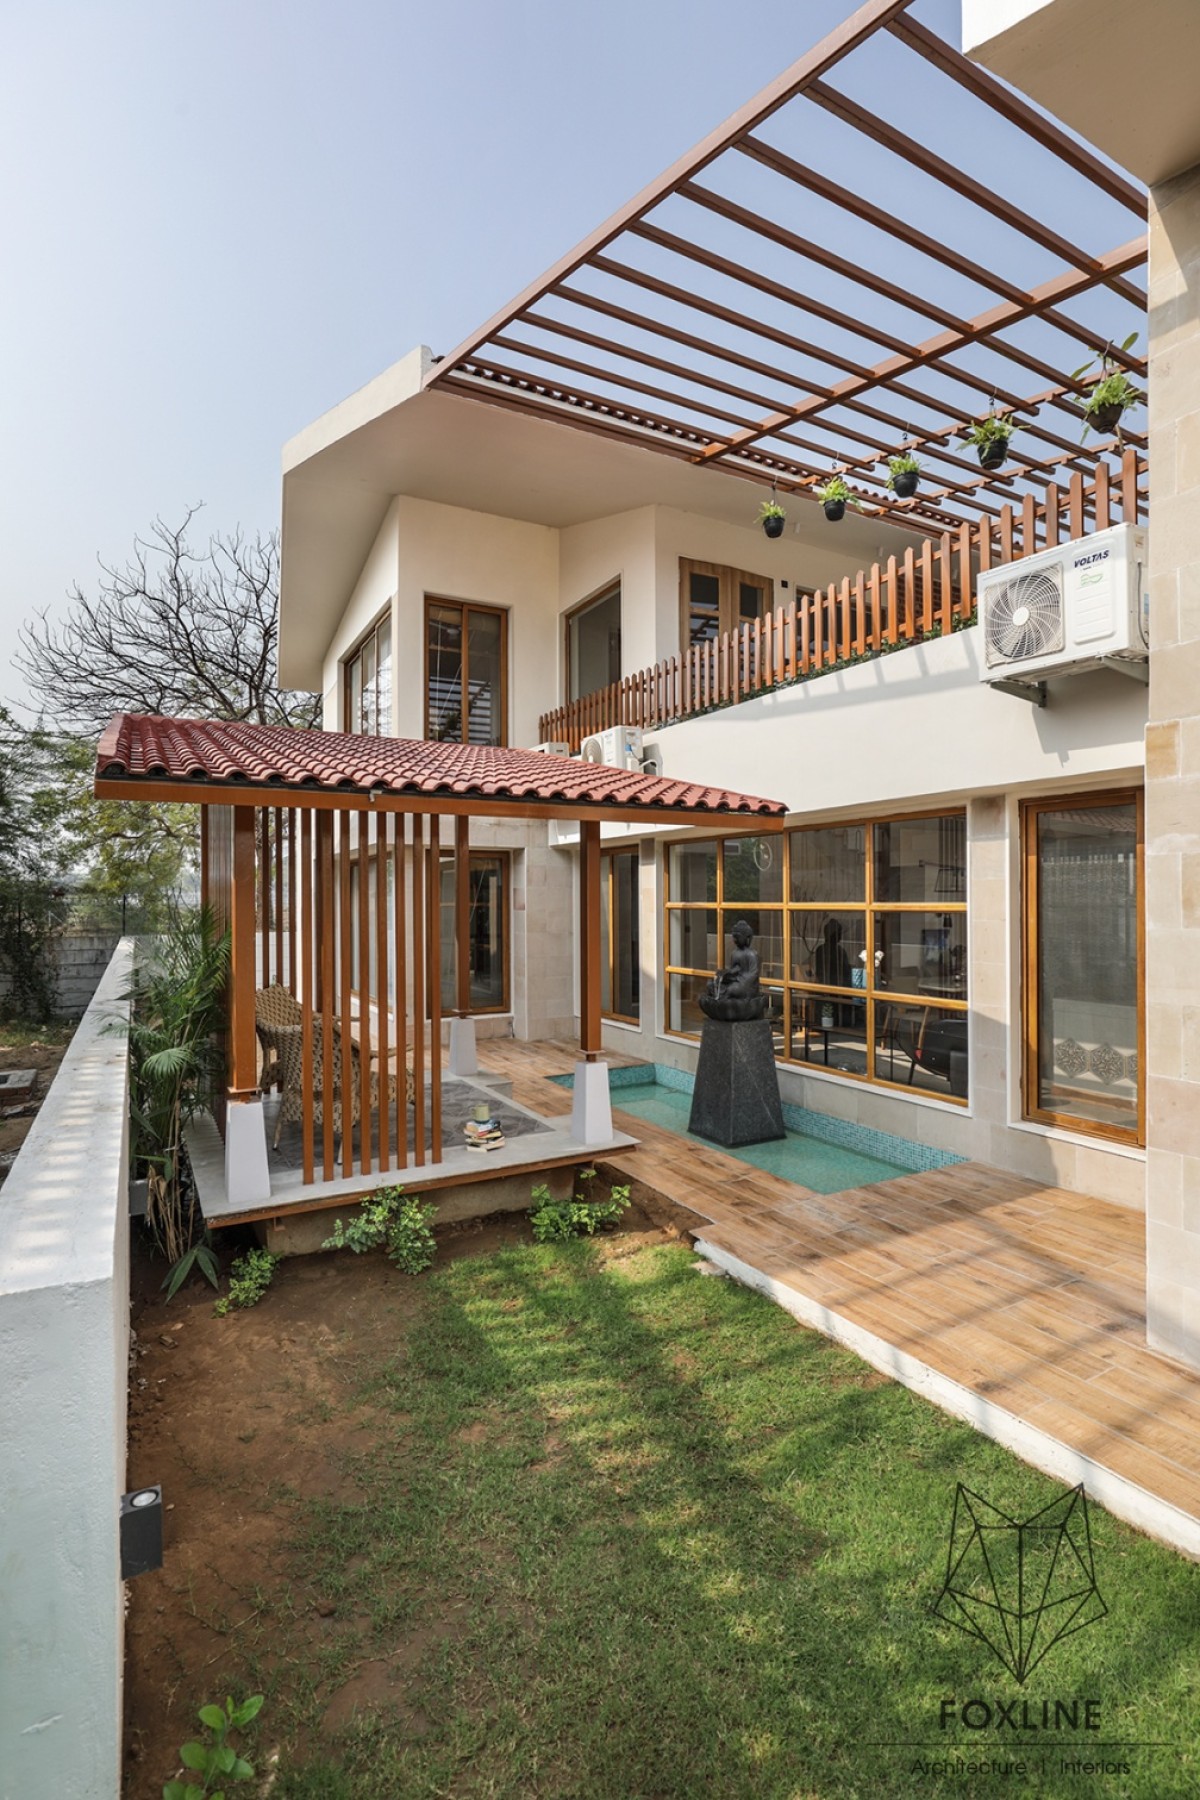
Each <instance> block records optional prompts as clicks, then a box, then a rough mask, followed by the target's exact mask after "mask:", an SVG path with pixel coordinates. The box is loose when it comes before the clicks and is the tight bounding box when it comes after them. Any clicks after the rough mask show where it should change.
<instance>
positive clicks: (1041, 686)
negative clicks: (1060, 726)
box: [988, 681, 1046, 706]
mask: <svg viewBox="0 0 1200 1800" xmlns="http://www.w3.org/2000/svg"><path fill="white" fill-rule="evenodd" d="M988 686H989V687H992V688H995V689H996V692H997V693H999V694H1014V695H1015V696H1016V698H1017V699H1018V700H1028V701H1029V704H1030V705H1031V706H1045V704H1046V684H1045V682H1044V681H989V682H988Z"/></svg>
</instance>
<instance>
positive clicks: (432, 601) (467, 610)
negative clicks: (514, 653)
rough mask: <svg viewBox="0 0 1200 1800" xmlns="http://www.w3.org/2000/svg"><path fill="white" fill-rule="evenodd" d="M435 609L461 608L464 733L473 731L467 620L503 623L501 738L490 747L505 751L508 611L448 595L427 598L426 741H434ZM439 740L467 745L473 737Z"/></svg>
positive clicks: (424, 652)
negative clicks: (480, 616)
mask: <svg viewBox="0 0 1200 1800" xmlns="http://www.w3.org/2000/svg"><path fill="white" fill-rule="evenodd" d="M435 606H442V607H447V608H457V609H458V611H459V612H460V614H461V615H462V618H461V623H460V630H461V631H462V642H463V658H462V707H461V713H462V720H463V731H464V734H465V733H467V732H469V730H470V704H469V695H468V689H467V684H468V682H469V680H470V669H469V667H468V663H469V655H468V650H467V644H468V636H467V620H468V617H469V615H470V614H471V613H489V614H491V615H492V617H494V618H497V619H499V621H500V707H499V711H500V736H499V738H498V739H497V742H496V744H495V745H494V746H489V748H497V749H504V748H505V747H506V745H507V744H508V690H509V681H508V609H507V607H504V606H491V605H489V604H487V603H486V602H485V601H481V600H455V599H454V598H453V597H452V596H450V595H448V594H426V595H425V608H424V618H423V630H422V637H421V681H422V686H423V688H424V693H425V702H424V705H425V725H424V732H425V738H426V741H431V740H430V739H429V724H430V720H429V624H430V613H431V610H432V608H433V607H435ZM436 741H437V742H439V743H450V744H458V743H461V744H466V743H469V742H470V738H469V737H468V736H466V735H464V736H463V737H461V738H440V739H437V740H436Z"/></svg>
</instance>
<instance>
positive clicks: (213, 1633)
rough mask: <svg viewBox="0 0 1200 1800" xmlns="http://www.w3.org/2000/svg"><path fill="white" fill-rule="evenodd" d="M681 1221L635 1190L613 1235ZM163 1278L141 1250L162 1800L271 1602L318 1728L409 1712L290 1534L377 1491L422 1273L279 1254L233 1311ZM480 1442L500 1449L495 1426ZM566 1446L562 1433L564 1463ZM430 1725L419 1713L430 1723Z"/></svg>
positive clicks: (154, 1797)
mask: <svg viewBox="0 0 1200 1800" xmlns="http://www.w3.org/2000/svg"><path fill="white" fill-rule="evenodd" d="M679 1235H680V1234H679V1231H678V1228H677V1226H675V1225H674V1223H673V1222H672V1221H671V1220H669V1219H667V1220H665V1222H664V1223H662V1224H660V1223H658V1222H656V1219H655V1218H654V1217H653V1216H651V1213H650V1212H649V1211H648V1210H647V1209H646V1206H645V1205H644V1204H643V1205H636V1204H635V1205H634V1206H632V1207H631V1208H630V1210H629V1212H627V1213H626V1215H625V1218H624V1220H623V1222H622V1228H621V1229H620V1230H619V1231H617V1232H615V1233H613V1234H612V1235H611V1236H607V1237H605V1238H603V1239H600V1240H598V1247H599V1248H600V1249H601V1253H602V1254H603V1255H604V1256H606V1257H608V1256H621V1255H622V1254H625V1253H628V1252H630V1251H631V1250H634V1249H637V1248H640V1247H643V1246H646V1245H650V1244H655V1243H660V1244H661V1243H664V1242H667V1241H669V1240H670V1239H672V1238H678V1236H679ZM438 1240H439V1249H438V1266H439V1267H442V1266H444V1265H445V1264H446V1263H447V1262H452V1261H455V1260H458V1259H459V1258H463V1257H484V1256H488V1255H490V1254H491V1253H492V1252H494V1251H497V1250H501V1249H504V1248H507V1247H511V1246H514V1245H517V1244H526V1243H529V1242H530V1232H529V1225H528V1220H527V1219H526V1217H525V1215H523V1214H511V1213H509V1214H497V1215H494V1216H493V1217H491V1218H487V1219H482V1220H474V1221H468V1222H466V1223H464V1224H461V1225H454V1226H448V1227H445V1228H443V1229H442V1230H440V1231H439V1232H438ZM218 1247H219V1249H220V1250H221V1251H222V1253H223V1261H224V1262H225V1263H226V1265H227V1264H228V1261H229V1259H230V1257H231V1256H232V1255H234V1254H236V1253H237V1250H238V1249H239V1248H241V1247H243V1246H242V1245H240V1244H235V1243H234V1242H233V1238H232V1234H225V1235H223V1236H222V1237H221V1238H220V1239H219V1240H218ZM162 1275H163V1268H162V1264H161V1263H158V1262H154V1261H153V1260H152V1259H151V1258H150V1256H149V1255H148V1253H146V1252H145V1251H144V1250H141V1249H139V1251H138V1253H137V1254H136V1256H135V1266H134V1276H133V1326H134V1330H135V1332H136V1334H137V1344H136V1353H135V1355H134V1357H133V1359H132V1369H131V1384H130V1410H129V1481H130V1484H131V1486H140V1485H143V1484H148V1483H152V1482H159V1483H161V1484H162V1487H163V1498H164V1506H165V1509H166V1510H165V1514H164V1540H165V1545H164V1567H163V1568H162V1569H160V1570H158V1571H156V1572H155V1573H153V1574H150V1575H144V1576H142V1577H140V1578H139V1579H138V1580H137V1581H135V1582H134V1583H132V1584H131V1586H130V1588H129V1596H130V1604H129V1617H128V1624H127V1637H126V1687H125V1710H126V1718H125V1782H124V1794H125V1800H159V1796H160V1795H161V1793H162V1785H163V1783H164V1781H167V1780H170V1779H171V1778H172V1776H174V1775H175V1774H176V1773H177V1768H178V1763H177V1756H178V1747H179V1745H180V1744H181V1743H182V1742H183V1740H184V1739H185V1738H186V1737H189V1736H191V1735H192V1734H193V1729H194V1726H195V1712H196V1708H197V1707H199V1706H200V1705H202V1704H204V1703H205V1702H206V1701H209V1700H212V1699H214V1698H217V1697H218V1696H220V1697H223V1696H224V1695H225V1694H226V1693H227V1692H228V1691H230V1685H231V1684H234V1691H235V1692H237V1691H238V1690H237V1687H236V1683H237V1680H238V1677H237V1674H236V1670H237V1667H238V1663H239V1653H238V1639H239V1635H240V1634H241V1633H243V1632H247V1631H252V1630H253V1628H254V1625H255V1621H256V1620H258V1619H260V1618H263V1617H268V1618H270V1617H278V1616H279V1615H280V1614H281V1613H285V1614H287V1615H288V1616H289V1618H290V1619H291V1620H292V1621H293V1622H294V1625H295V1627H296V1629H295V1630H293V1631H292V1632H291V1634H290V1636H289V1644H288V1656H289V1659H296V1660H298V1661H299V1662H300V1663H301V1664H303V1665H305V1666H304V1667H303V1668H302V1669H300V1670H298V1671H296V1672H295V1673H296V1675H297V1678H298V1679H299V1680H300V1681H301V1682H302V1683H304V1684H310V1685H311V1689H312V1692H313V1696H314V1710H313V1713H312V1725H313V1727H314V1728H315V1730H316V1732H317V1734H318V1736H319V1737H321V1738H329V1739H332V1738H333V1737H334V1736H336V1735H337V1734H338V1733H339V1732H341V1731H344V1729H345V1728H346V1726H347V1724H348V1722H349V1721H350V1720H352V1719H353V1718H355V1717H358V1716H364V1715H367V1714H369V1713H371V1712H372V1711H373V1710H374V1709H375V1708H377V1707H388V1708H391V1709H392V1710H393V1711H394V1710H395V1709H396V1707H397V1706H398V1705H399V1706H400V1707H401V1710H403V1675H404V1668H403V1661H404V1656H403V1652H402V1648H401V1650H398V1651H397V1653H396V1654H393V1655H392V1656H390V1657H389V1658H388V1659H387V1660H386V1661H381V1660H380V1659H379V1658H378V1655H377V1654H375V1655H370V1654H366V1653H365V1652H366V1651H367V1649H368V1641H367V1634H366V1633H365V1631H364V1629H363V1625H364V1622H363V1621H362V1620H360V1619H357V1618H356V1617H355V1616H354V1615H353V1614H349V1615H347V1613H346V1611H345V1609H344V1606H343V1605H342V1604H340V1603H339V1602H338V1600H337V1598H336V1597H333V1596H331V1595H329V1594H326V1593H322V1592H319V1591H317V1589H316V1587H315V1586H314V1585H313V1583H312V1582H311V1581H310V1580H309V1579H308V1576H307V1572H306V1570H305V1568H304V1567H303V1566H302V1564H301V1562H300V1559H299V1558H298V1557H297V1556H296V1555H295V1554H294V1553H293V1552H292V1551H291V1550H290V1549H289V1548H288V1538H289V1531H290V1529H291V1525H292V1520H293V1518H294V1516H295V1514H296V1512H297V1509H298V1507H299V1506H300V1505H301V1504H302V1503H305V1502H312V1501H318V1502H330V1503H333V1504H336V1505H345V1504H349V1503H353V1502H354V1501H355V1500H356V1499H358V1498H361V1487H360V1483H359V1478H358V1475H357V1474H356V1470H357V1469H358V1468H359V1466H360V1464H361V1461H362V1459H363V1458H364V1457H365V1456H367V1455H368V1454H369V1453H370V1452H371V1450H372V1449H373V1447H374V1445H375V1441H376V1437H377V1435H378V1432H377V1428H378V1427H379V1426H380V1425H381V1422H382V1411H381V1408H380V1407H379V1406H378V1405H376V1404H374V1403H372V1402H371V1401H361V1400H359V1401H356V1399H355V1396H356V1394H357V1393H358V1392H359V1391H360V1390H361V1389H362V1388H363V1387H364V1386H367V1385H369V1383H370V1382H371V1380H372V1378H373V1376H375V1375H376V1374H377V1373H378V1371H379V1370H380V1369H381V1368H382V1367H383V1366H384V1365H385V1364H386V1362H387V1359H388V1357H389V1354H390V1352H391V1351H392V1348H393V1346H394V1345H395V1343H396V1340H397V1338H398V1337H400V1336H402V1335H403V1332H404V1330H405V1328H406V1326H407V1325H409V1324H411V1323H412V1322H413V1319H414V1316H415V1314H416V1310H417V1309H418V1308H419V1306H420V1304H421V1288H420V1283H419V1281H414V1280H413V1279H412V1278H411V1277H408V1276H405V1275H402V1274H400V1273H399V1272H398V1271H397V1270H395V1269H393V1268H392V1266H391V1265H390V1264H389V1263H388V1262H387V1261H386V1260H385V1258H384V1257H383V1256H382V1255H372V1256H362V1257H356V1256H352V1255H350V1254H348V1253H346V1252H342V1253H336V1252H335V1253H330V1254H328V1255H320V1256H309V1257H298V1258H294V1259H291V1260H289V1261H287V1262H285V1263H283V1264H282V1265H281V1266H280V1268H279V1270H278V1272H277V1274H276V1277H275V1281H274V1283H273V1284H272V1287H271V1289H270V1290H269V1292H268V1293H267V1295H266V1296H265V1298H264V1299H263V1300H262V1301H261V1302H260V1303H259V1305H258V1306H256V1307H255V1308H253V1309H252V1310H249V1311H245V1312H232V1313H230V1314H229V1315H228V1317H226V1318H224V1319H219V1318H215V1317H214V1316H213V1310H212V1302H213V1299H214V1297H215V1296H214V1295H213V1292H212V1289H211V1288H209V1287H208V1286H207V1285H205V1284H202V1283H200V1282H199V1281H193V1282H192V1283H190V1284H189V1286H188V1287H186V1288H185V1289H184V1290H183V1291H182V1292H181V1293H180V1294H178V1295H177V1296H176V1298H175V1299H174V1300H173V1301H172V1302H171V1303H170V1304H169V1305H168V1304H164V1302H163V1299H162V1294H161V1288H160V1285H159V1284H160V1283H161V1280H162ZM404 1424H405V1415H404V1414H403V1413H397V1412H396V1411H389V1412H388V1414H387V1429H388V1436H389V1441H392V1442H395V1441H396V1434H397V1430H399V1432H400V1440H399V1442H400V1445H401V1446H402V1443H403V1428H404ZM463 1437H464V1440H465V1441H467V1442H469V1443H472V1444H473V1443H475V1442H477V1441H478V1442H479V1444H480V1447H481V1449H483V1448H485V1447H486V1446H487V1445H488V1441H489V1440H488V1428H487V1424H486V1421H484V1422H483V1423H482V1424H476V1425H472V1426H471V1427H470V1428H468V1429H467V1430H466V1431H465V1432H464V1433H463ZM558 1449H559V1446H558V1443H557V1441H556V1440H555V1439H554V1437H553V1434H551V1437H550V1438H548V1440H547V1443H546V1452H545V1454H546V1466H547V1467H549V1466H551V1465H552V1464H553V1462H554V1461H555V1460H556V1457H557V1454H558ZM351 1560H353V1559H351ZM347 1566H348V1567H349V1566H350V1565H349V1564H348V1565H347ZM459 1607H460V1603H459V1602H458V1601H457V1600H456V1598H455V1596H454V1595H453V1593H452V1592H451V1591H448V1592H447V1594H446V1598H445V1605H444V1609H443V1611H442V1613H441V1614H440V1616H438V1617H436V1618H434V1619H433V1620H432V1621H426V1623H425V1625H424V1626H423V1631H424V1633H425V1636H426V1637H428V1635H429V1633H430V1632H432V1633H434V1634H436V1635H438V1636H440V1637H441V1638H444V1639H446V1640H447V1641H450V1640H452V1639H453V1637H454V1634H455V1632H456V1630H457V1629H458V1619H459ZM339 1647H342V1648H344V1655H342V1656H341V1657H340V1658H339V1654H338V1652H339ZM410 1648H411V1649H412V1653H413V1654H414V1655H416V1654H417V1653H418V1651H420V1650H422V1645H421V1644H416V1643H414V1644H413V1645H412V1646H410ZM424 1648H425V1649H427V1648H428V1645H427V1644H426V1645H424ZM334 1670H336V1672H335V1673H331V1671H334ZM239 1697H240V1695H239ZM423 1724H424V1722H423V1720H422V1719H421V1718H419V1717H416V1716H414V1717H410V1718H408V1720H407V1725H408V1728H409V1730H410V1731H411V1732H412V1733H413V1734H414V1735H418V1734H419V1733H420V1732H421V1731H422V1729H423ZM265 1735H267V1736H269V1732H268V1733H266V1734H265Z"/></svg>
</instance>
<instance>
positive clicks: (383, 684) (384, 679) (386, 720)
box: [373, 619, 392, 737]
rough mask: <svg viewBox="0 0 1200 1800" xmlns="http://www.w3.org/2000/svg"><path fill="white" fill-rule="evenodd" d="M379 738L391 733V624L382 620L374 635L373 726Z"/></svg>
mask: <svg viewBox="0 0 1200 1800" xmlns="http://www.w3.org/2000/svg"><path fill="white" fill-rule="evenodd" d="M373 729H374V730H375V732H376V733H377V734H378V735H379V736H380V737H390V736H391V731H392V622H391V620H390V619H382V620H381V621H380V625H379V629H378V631H377V632H376V633H375V724H374V727H373Z"/></svg>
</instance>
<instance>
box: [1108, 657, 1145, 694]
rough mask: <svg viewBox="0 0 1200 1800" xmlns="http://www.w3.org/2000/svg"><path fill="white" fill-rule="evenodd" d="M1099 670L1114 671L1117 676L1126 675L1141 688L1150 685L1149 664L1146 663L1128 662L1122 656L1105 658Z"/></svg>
mask: <svg viewBox="0 0 1200 1800" xmlns="http://www.w3.org/2000/svg"><path fill="white" fill-rule="evenodd" d="M1100 666H1101V668H1104V669H1115V670H1116V671H1117V673H1118V674H1119V675H1128V676H1129V679H1130V680H1131V681H1140V682H1141V683H1142V685H1143V687H1149V685H1150V664H1149V663H1148V662H1129V661H1128V660H1127V659H1126V658H1125V657H1124V656H1106V657H1104V658H1103V659H1102V661H1101V664H1100Z"/></svg>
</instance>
